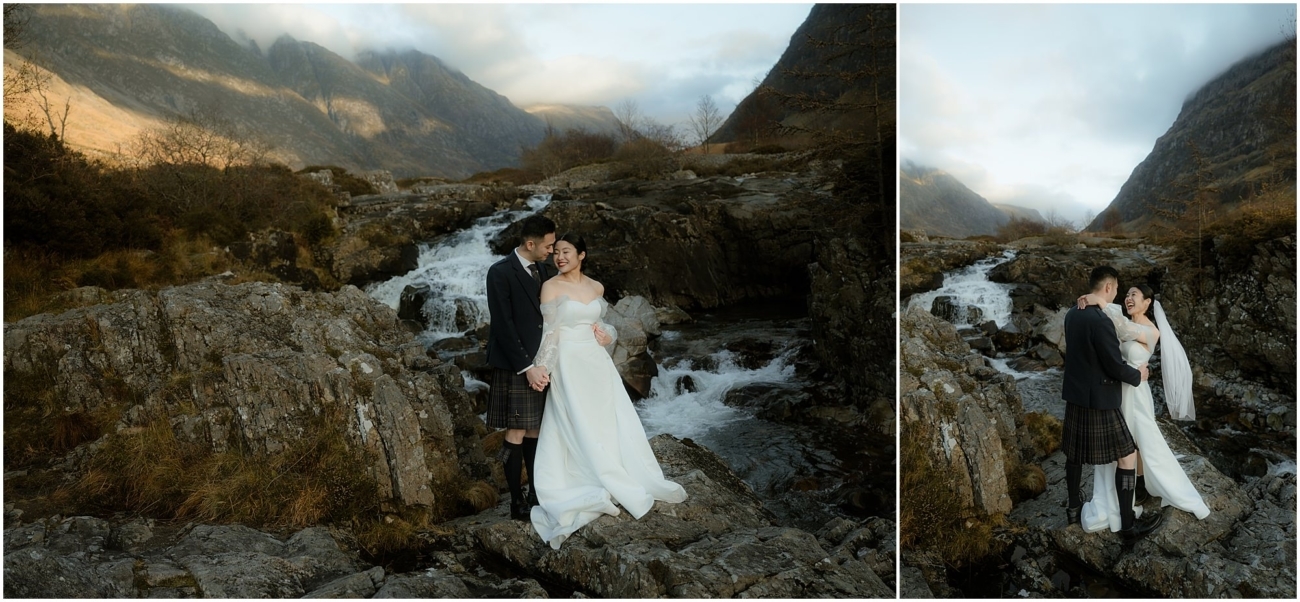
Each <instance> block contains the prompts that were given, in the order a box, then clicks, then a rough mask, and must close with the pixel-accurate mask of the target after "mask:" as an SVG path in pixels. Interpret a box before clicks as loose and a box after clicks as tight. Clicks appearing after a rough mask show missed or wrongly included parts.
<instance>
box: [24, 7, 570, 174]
mask: <svg viewBox="0 0 1300 602" xmlns="http://www.w3.org/2000/svg"><path fill="white" fill-rule="evenodd" d="M30 7H31V19H30V24H29V32H30V40H31V42H30V44H29V45H28V46H27V47H25V48H23V49H21V53H22V54H24V55H25V56H28V57H30V58H31V59H32V60H33V61H35V62H36V63H37V64H39V65H40V66H41V67H43V68H45V69H48V70H49V71H50V72H52V73H53V74H55V75H56V76H57V82H56V84H57V85H56V86H55V87H54V90H53V92H54V93H55V95H56V96H57V95H58V94H60V93H62V94H64V95H66V96H68V97H70V98H71V101H72V112H71V114H70V117H69V125H68V130H67V136H66V137H67V139H68V141H69V142H70V143H71V144H73V146H76V147H80V148H85V149H87V150H90V151H98V152H104V153H111V152H113V151H115V150H117V149H118V147H119V146H120V147H123V148H125V147H127V146H128V145H129V144H130V142H131V141H132V140H134V138H135V136H136V135H137V134H138V133H139V131H140V130H141V129H142V128H147V127H152V126H155V125H157V124H159V123H162V122H163V121H164V120H165V119H167V118H170V117H172V116H175V115H183V114H186V113H188V112H190V111H201V112H206V113H209V114H214V115H217V116H219V117H221V118H224V119H227V120H230V121H233V122H236V123H238V124H241V125H243V126H245V127H246V128H248V129H249V130H252V131H256V132H259V133H260V134H261V135H263V136H265V137H266V138H267V139H268V140H269V141H270V142H271V143H272V144H274V146H275V147H276V152H275V156H276V158H278V159H279V160H281V161H284V162H285V163H287V164H289V165H290V166H291V167H295V168H297V167H302V166H304V165H307V164H326V163H329V164H338V165H341V166H343V167H348V168H354V169H379V168H383V169H389V170H391V171H393V173H394V175H396V176H398V177H403V176H419V175H433V176H444V177H464V176H467V175H470V174H471V173H474V172H476V171H483V170H490V169H496V168H500V167H505V166H510V165H516V164H517V163H518V159H519V152H520V150H521V148H523V147H525V146H531V145H533V144H536V143H537V142H538V141H539V140H541V137H542V135H543V131H544V128H545V124H544V123H543V121H542V120H541V119H538V118H536V117H534V116H532V115H530V114H528V113H527V112H525V111H523V110H522V109H520V108H518V107H516V106H514V105H513V104H511V103H510V101H509V100H508V99H506V98H505V97H504V96H501V95H500V94H497V93H495V92H493V91H492V90H489V89H487V88H485V87H483V86H481V85H479V84H477V83H475V82H473V81H472V80H470V79H469V78H468V77H466V76H465V75H464V74H462V73H460V72H459V71H456V70H454V69H451V68H449V67H447V66H446V65H445V64H443V63H442V62H441V61H440V60H438V59H437V58H436V57H433V56H429V55H426V54H422V53H419V52H415V51H409V52H402V53H397V52H363V53H361V54H360V55H359V56H358V57H357V60H356V61H355V62H353V61H349V60H347V59H345V58H343V57H341V56H339V55H337V54H334V53H333V52H331V51H329V50H327V49H325V48H324V47H321V46H318V45H316V44H313V43H311V42H301V41H297V40H294V39H293V38H290V37H288V36H285V37H281V38H280V39H278V40H276V42H275V43H274V44H272V45H271V46H270V47H269V48H267V49H266V50H265V52H263V51H262V50H261V49H259V48H258V47H257V46H256V45H255V44H251V43H239V42H236V41H235V40H232V39H231V38H230V37H229V36H227V35H226V34H225V33H223V32H222V31H221V30H220V29H218V28H217V27H216V25H214V24H213V23H212V22H210V21H208V20H207V19H204V18H203V17H201V16H199V15H197V14H195V13H193V12H191V11H189V10H187V9H185V8H183V7H173V6H166V5H149V4H144V5H119V4H80V5H30ZM17 59H18V57H16V56H11V53H10V52H6V63H7V64H12V62H13V61H14V60H17ZM54 100H55V101H56V102H57V104H58V105H60V106H61V105H62V102H63V98H62V97H57V98H55V99H54Z"/></svg>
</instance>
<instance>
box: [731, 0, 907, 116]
mask: <svg viewBox="0 0 1300 602" xmlns="http://www.w3.org/2000/svg"><path fill="white" fill-rule="evenodd" d="M896 14H897V13H896V11H895V7H894V5H893V4H818V5H816V6H813V8H812V10H811V11H810V12H809V13H808V18H807V19H806V20H804V22H803V25H800V26H799V29H798V30H796V31H795V33H794V35H793V36H791V37H790V45H789V46H788V47H786V50H785V53H783V54H782V55H781V58H780V60H778V61H777V63H776V65H775V66H774V67H772V70H771V71H769V72H768V74H767V77H766V78H765V79H764V80H763V83H762V84H760V86H759V88H758V90H755V91H754V92H753V93H751V94H750V95H749V96H747V97H746V98H745V99H744V100H742V101H741V102H740V104H738V105H736V109H735V110H734V111H732V113H731V115H730V116H728V117H727V120H726V121H725V122H723V124H722V127H720V128H718V132H717V133H716V134H715V135H714V137H713V140H714V141H717V142H730V141H734V140H744V139H747V138H752V137H755V136H761V135H762V134H761V133H760V132H762V131H765V130H769V129H770V127H771V124H772V123H781V124H783V125H787V126H797V127H802V128H808V129H822V130H829V129H860V128H864V127H870V126H871V125H872V124H873V122H874V121H875V116H874V112H873V111H871V110H870V109H866V108H863V107H864V106H865V105H869V104H874V103H876V102H877V99H879V102H880V103H881V107H882V108H881V111H880V120H881V125H889V127H892V124H893V122H894V91H895V84H896V81H895V80H896V78H895V75H894V63H895V43H894V38H895V32H896V28H895V23H896V21H895V18H896ZM764 89H768V90H771V91H773V92H775V94H765V93H762V92H761V91H763V90H764ZM780 97H786V99H785V100H782V99H781V98H780ZM810 102H811V103H816V104H826V103H831V102H838V103H841V104H840V107H841V108H840V109H839V110H834V111H816V110H813V109H812V108H811V105H810V104H809V103H810Z"/></svg>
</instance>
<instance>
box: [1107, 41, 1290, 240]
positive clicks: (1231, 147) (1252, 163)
mask: <svg viewBox="0 0 1300 602" xmlns="http://www.w3.org/2000/svg"><path fill="white" fill-rule="evenodd" d="M1295 92H1296V63H1295V42H1294V40H1292V41H1290V42H1286V43H1283V44H1279V45H1277V46H1274V47H1272V48H1269V49H1268V50H1266V51H1264V52H1262V53H1260V54H1258V55H1256V56H1253V57H1250V58H1247V59H1245V60H1243V61H1241V62H1239V63H1237V64H1236V65H1233V66H1232V67H1231V68H1230V69H1228V71H1226V72H1225V73H1223V74H1222V75H1220V76H1218V77H1216V78H1215V79H1214V80H1212V81H1210V82H1209V83H1208V84H1205V85H1204V86H1202V87H1201V89H1200V90H1198V91H1197V92H1196V94H1194V95H1192V97H1191V98H1189V99H1188V100H1187V101H1186V102H1184V103H1183V108H1182V111H1181V112H1180V113H1179V114H1178V118H1177V119H1176V120H1174V124H1173V125H1172V126H1170V128H1169V131H1167V132H1165V134H1164V135H1163V136H1161V137H1160V139H1159V140H1156V144H1155V148H1153V149H1152V150H1151V154H1149V155H1147V158H1146V159H1145V160H1143V161H1142V163H1140V164H1138V166H1137V167H1136V168H1135V169H1134V170H1133V174H1132V175H1130V176H1129V179H1128V181H1127V182H1125V183H1124V186H1123V187H1122V188H1120V191H1119V194H1118V195H1117V196H1116V197H1115V200H1113V201H1111V204H1110V206H1109V207H1108V208H1107V209H1106V211H1103V212H1102V213H1101V214H1100V215H1098V217H1097V219H1096V220H1094V221H1093V222H1092V224H1090V225H1089V226H1088V229H1089V230H1108V229H1115V228H1116V227H1118V228H1124V229H1131V228H1138V227H1141V226H1143V225H1145V224H1147V223H1149V222H1151V221H1153V220H1156V219H1160V216H1158V215H1157V212H1158V211H1161V210H1163V211H1173V212H1178V211H1179V209H1180V208H1185V207H1186V202H1187V201H1189V200H1190V199H1192V198H1193V197H1194V195H1195V194H1196V191H1197V190H1198V189H1199V190H1205V189H1209V188H1211V187H1212V188H1217V189H1218V194H1217V202H1219V203H1222V204H1230V203H1236V202H1239V201H1241V200H1244V199H1248V198H1250V197H1251V196H1252V195H1254V194H1257V193H1258V192H1260V191H1261V190H1262V189H1264V188H1266V187H1270V186H1272V187H1276V186H1290V187H1291V188H1292V190H1294V186H1295V168H1296V155H1295V136H1296V130H1295V101H1296V97H1295Z"/></svg>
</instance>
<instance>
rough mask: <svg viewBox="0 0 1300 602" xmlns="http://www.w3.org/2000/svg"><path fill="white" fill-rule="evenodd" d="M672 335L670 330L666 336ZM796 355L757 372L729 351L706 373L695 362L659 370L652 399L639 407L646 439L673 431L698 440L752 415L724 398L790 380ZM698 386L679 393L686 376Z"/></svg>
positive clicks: (715, 356) (779, 358)
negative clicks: (739, 362)
mask: <svg viewBox="0 0 1300 602" xmlns="http://www.w3.org/2000/svg"><path fill="white" fill-rule="evenodd" d="M664 334H665V336H667V335H668V333H667V332H665V333H664ZM793 353H794V352H793V351H790V350H787V351H785V352H783V353H780V354H778V355H777V356H776V357H775V358H773V359H772V361H771V362H768V363H767V364H766V365H764V366H762V367H759V368H756V369H752V370H751V369H746V368H744V367H742V366H739V365H737V364H736V362H735V358H734V355H733V354H732V353H731V352H730V351H727V350H725V349H724V350H722V351H718V352H716V353H714V354H712V359H713V360H714V361H715V362H716V364H717V367H716V368H713V369H710V370H705V369H697V368H695V367H694V366H693V365H692V364H691V362H689V361H682V362H678V363H677V364H675V365H674V366H673V367H671V368H664V367H660V368H659V375H658V376H656V377H654V379H652V380H651V382H650V396H649V397H647V398H646V399H645V400H643V401H642V402H641V403H640V404H639V407H638V408H637V411H638V413H639V414H640V415H641V422H642V424H644V425H645V430H646V435H647V436H649V437H653V436H655V435H658V434H661V433H669V434H671V435H673V436H675V437H679V438H687V437H691V438H698V437H700V436H702V435H704V434H706V433H709V432H711V431H714V430H715V429H718V428H719V427H723V426H726V425H728V424H731V423H733V422H736V421H738V420H743V419H747V418H751V417H752V415H751V414H749V413H748V412H746V411H744V410H740V409H736V408H733V407H731V406H729V405H727V404H726V403H725V402H724V400H725V399H726V397H727V393H728V392H730V391H731V390H733V389H737V388H740V387H744V386H747V385H753V384H760V383H772V384H779V383H785V382H788V381H789V380H790V379H791V378H792V377H793V376H794V365H793V364H792V363H791V361H790V360H791V356H792V355H793ZM687 376H689V377H690V379H691V380H692V381H694V383H695V391H683V390H679V389H678V383H679V382H680V381H681V380H682V379H683V377H687Z"/></svg>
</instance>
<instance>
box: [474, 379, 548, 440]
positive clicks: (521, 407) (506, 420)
mask: <svg viewBox="0 0 1300 602" xmlns="http://www.w3.org/2000/svg"><path fill="white" fill-rule="evenodd" d="M549 388H550V387H547V389H549ZM545 405H546V390H545V389H543V390H542V391H534V390H533V388H532V387H529V386H528V376H527V375H524V374H514V373H512V372H510V371H509V370H502V369H500V368H493V369H492V383H491V388H490V390H489V391H488V411H487V425H488V427H489V428H494V429H524V430H535V429H539V428H542V410H543V409H544V408H545Z"/></svg>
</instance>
